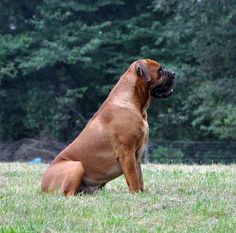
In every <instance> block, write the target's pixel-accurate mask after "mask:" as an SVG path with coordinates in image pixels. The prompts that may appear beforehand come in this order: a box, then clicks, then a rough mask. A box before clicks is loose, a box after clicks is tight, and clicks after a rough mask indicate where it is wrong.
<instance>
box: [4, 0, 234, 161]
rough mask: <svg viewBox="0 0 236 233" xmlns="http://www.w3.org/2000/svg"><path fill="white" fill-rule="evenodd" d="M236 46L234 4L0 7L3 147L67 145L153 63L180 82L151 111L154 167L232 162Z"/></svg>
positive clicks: (204, 0)
mask: <svg viewBox="0 0 236 233" xmlns="http://www.w3.org/2000/svg"><path fill="white" fill-rule="evenodd" d="M235 38H236V1H235V0H214V1H213V0H191V1H177V0H170V1H165V0H154V1H153V0H145V1H143V0H137V1H131V0H114V1H112V0H94V1H92V0H90V1H88V0H87V1H85V0H83V1H76V0H68V1H62V0H31V1H28V0H21V1H19V0H1V1H0V141H1V142H2V145H3V144H4V143H6V142H10V141H19V140H22V139H23V138H40V137H46V136H48V135H50V137H53V138H56V139H57V140H60V141H63V142H65V143H68V142H69V141H71V140H72V139H73V138H75V137H76V136H77V135H78V134H79V132H80V131H81V130H82V129H83V127H84V126H85V124H86V122H87V121H88V120H89V119H90V117H91V116H92V115H93V114H94V113H95V112H96V111H97V109H98V108H99V106H100V105H101V104H102V102H103V101H104V100H105V98H106V96H107V95H108V93H109V90H110V89H111V88H112V87H113V86H114V84H115V83H116V82H117V80H118V79H119V77H120V76H121V75H122V74H123V72H124V71H125V70H126V69H127V68H128V66H129V65H130V63H131V62H133V61H134V60H136V59H140V58H151V59H154V60H157V61H159V62H160V63H161V64H163V66H164V68H167V69H170V70H173V71H174V72H175V73H176V76H177V78H176V79H177V81H176V87H175V92H174V94H173V96H172V97H170V98H168V99H164V100H161V99H156V100H154V101H153V102H152V105H151V106H150V108H149V111H148V112H149V124H150V144H149V148H150V150H149V152H150V158H151V160H152V161H157V162H170V161H173V162H178V161H181V162H183V161H187V162H208V163H209V162H211V161H213V162H222V161H223V162H233V161H235V154H236V95H235V93H236V78H235V74H236V65H235V61H236V41H235ZM2 148H3V147H2ZM0 156H1V155H0Z"/></svg>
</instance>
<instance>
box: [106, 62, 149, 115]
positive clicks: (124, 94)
mask: <svg viewBox="0 0 236 233" xmlns="http://www.w3.org/2000/svg"><path fill="white" fill-rule="evenodd" d="M134 69H135V67H133V66H131V67H130V68H129V69H128V70H127V71H126V73H125V74H124V75H123V76H122V77H121V78H120V80H119V81H118V83H117V84H116V85H115V87H114V88H113V89H112V91H111V92H110V94H109V96H108V99H107V101H109V103H112V104H115V105H118V106H120V107H125V108H131V109H133V110H138V111H139V112H140V113H141V114H142V115H145V116H146V109H147V108H148V106H149V104H150V102H151V94H150V91H149V86H148V83H146V82H145V81H144V80H143V79H142V78H140V77H138V75H136V71H135V70H134ZM134 74H135V75H134Z"/></svg>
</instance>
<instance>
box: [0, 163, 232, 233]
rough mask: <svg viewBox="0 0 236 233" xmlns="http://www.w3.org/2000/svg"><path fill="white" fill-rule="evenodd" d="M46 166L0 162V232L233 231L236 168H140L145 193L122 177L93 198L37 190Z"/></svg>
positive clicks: (218, 166) (203, 232)
mask: <svg viewBox="0 0 236 233" xmlns="http://www.w3.org/2000/svg"><path fill="white" fill-rule="evenodd" d="M45 169H46V165H30V164H24V163H22V164H21V163H1V164H0V233H1V232H2V233H10V232H11V233H14V232H63V233H65V232H88V233H90V232H109V233H110V232H118V233H119V232H128V233H131V232H135V233H136V232H164V233H166V232H180V233H184V232H186V233H191V232H192V233H193V232H201V233H206V232H222V233H228V232H232V233H233V232H236V183H235V182H236V165H229V166H226V165H210V166H195V165H193V166H188V165H153V164H149V165H145V166H143V172H144V180H145V192H144V193H139V194H135V195H132V194H129V193H128V191H127V186H126V184H125V181H124V178H123V177H120V178H118V179H116V180H114V181H112V182H110V183H108V184H107V186H106V188H105V189H104V190H102V191H100V192H98V193H97V194H94V195H82V196H76V197H69V198H66V197H64V196H62V195H51V194H46V193H41V192H40V179H41V176H42V174H43V172H44V170H45Z"/></svg>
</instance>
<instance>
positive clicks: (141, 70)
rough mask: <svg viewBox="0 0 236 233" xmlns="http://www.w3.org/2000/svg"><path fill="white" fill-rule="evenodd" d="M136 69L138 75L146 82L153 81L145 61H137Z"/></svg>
mask: <svg viewBox="0 0 236 233" xmlns="http://www.w3.org/2000/svg"><path fill="white" fill-rule="evenodd" d="M135 69H136V72H137V75H138V76H139V77H141V78H142V79H144V80H145V81H146V82H150V81H151V76H150V72H149V69H148V64H145V63H144V62H143V61H137V62H136V64H135Z"/></svg>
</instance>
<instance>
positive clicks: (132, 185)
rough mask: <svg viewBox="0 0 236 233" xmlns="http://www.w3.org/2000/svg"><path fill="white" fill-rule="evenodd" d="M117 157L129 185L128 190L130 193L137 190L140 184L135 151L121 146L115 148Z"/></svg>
mask: <svg viewBox="0 0 236 233" xmlns="http://www.w3.org/2000/svg"><path fill="white" fill-rule="evenodd" d="M117 158H118V161H119V163H120V166H121V169H122V171H123V173H124V176H125V179H126V182H127V184H128V186H129V191H130V192H131V193H137V192H139V191H140V184H139V175H138V168H137V161H136V157H135V151H134V150H132V149H129V148H127V147H123V146H122V147H120V148H119V149H118V150H117Z"/></svg>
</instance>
